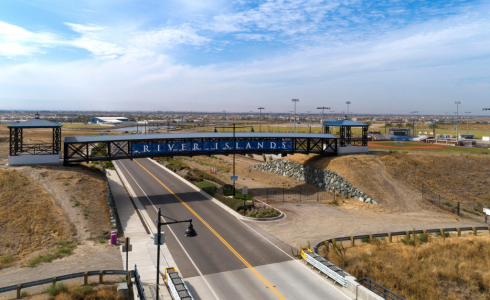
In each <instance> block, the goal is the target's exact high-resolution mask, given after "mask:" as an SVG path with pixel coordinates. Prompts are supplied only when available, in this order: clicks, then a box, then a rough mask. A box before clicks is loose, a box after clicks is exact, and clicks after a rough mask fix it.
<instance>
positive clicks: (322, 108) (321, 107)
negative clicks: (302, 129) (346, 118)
mask: <svg viewBox="0 0 490 300" xmlns="http://www.w3.org/2000/svg"><path fill="white" fill-rule="evenodd" d="M316 109H321V110H322V120H321V121H320V124H321V125H320V126H322V133H323V111H324V110H325V109H330V107H325V106H320V107H317V108H316Z"/></svg>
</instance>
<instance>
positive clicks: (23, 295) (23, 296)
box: [20, 291, 29, 298]
mask: <svg viewBox="0 0 490 300" xmlns="http://www.w3.org/2000/svg"><path fill="white" fill-rule="evenodd" d="M28 296H29V293H28V292H27V291H23V292H22V293H20V297H21V298H25V297H28Z"/></svg>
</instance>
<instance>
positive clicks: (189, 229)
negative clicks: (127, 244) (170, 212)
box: [126, 207, 197, 300]
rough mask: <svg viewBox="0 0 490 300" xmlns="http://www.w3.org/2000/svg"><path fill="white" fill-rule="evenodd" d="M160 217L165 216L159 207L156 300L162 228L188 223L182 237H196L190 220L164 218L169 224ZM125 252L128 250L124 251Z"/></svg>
mask: <svg viewBox="0 0 490 300" xmlns="http://www.w3.org/2000/svg"><path fill="white" fill-rule="evenodd" d="M162 217H165V216H163V215H162V210H161V208H160V207H159V208H158V218H157V219H156V220H155V222H156V223H157V227H158V234H157V236H156V240H155V241H154V243H155V244H157V297H156V300H159V297H160V291H159V289H160V245H163V243H165V235H162V226H163V225H172V224H177V223H187V222H188V223H189V227H187V230H186V231H185V234H184V236H187V237H193V236H196V235H197V232H196V230H195V229H194V227H193V226H192V219H189V220H183V221H177V220H174V219H172V218H169V217H165V218H168V219H170V220H172V221H171V222H162ZM126 250H128V249H126Z"/></svg>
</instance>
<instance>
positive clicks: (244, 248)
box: [117, 159, 349, 300]
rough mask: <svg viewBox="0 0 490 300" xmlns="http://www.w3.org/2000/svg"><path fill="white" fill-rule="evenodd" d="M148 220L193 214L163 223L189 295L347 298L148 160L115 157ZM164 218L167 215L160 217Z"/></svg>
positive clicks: (272, 242) (278, 246)
mask: <svg viewBox="0 0 490 300" xmlns="http://www.w3.org/2000/svg"><path fill="white" fill-rule="evenodd" d="M117 164H118V166H119V167H120V169H121V172H122V173H123V175H124V176H125V177H126V179H127V181H128V183H129V184H130V185H131V188H132V189H133V191H134V192H135V193H136V196H137V197H138V198H139V200H140V201H141V203H142V204H143V206H144V208H145V209H146V211H147V213H148V214H149V216H150V217H151V219H152V220H155V219H156V218H157V208H158V207H161V209H162V214H163V215H164V216H166V217H169V218H172V219H176V220H184V219H190V218H192V219H193V225H194V228H195V229H196V231H197V233H198V235H197V236H196V237H184V236H183V234H184V232H185V230H186V229H187V226H188V224H186V223H183V224H175V225H172V226H169V227H166V228H164V231H165V232H166V241H165V243H166V245H167V246H168V248H169V251H170V253H171V255H172V257H173V259H174V260H175V263H176V264H177V268H178V270H179V272H181V274H182V276H183V277H184V279H185V281H186V284H187V286H188V287H189V289H190V290H191V292H192V294H193V296H194V298H195V299H332V300H337V299H338V300H346V299H349V298H348V297H347V296H346V295H344V294H343V293H341V292H340V291H339V290H338V289H337V288H335V287H334V286H333V283H332V282H331V281H328V280H326V279H325V278H323V277H321V276H319V275H317V274H316V273H315V272H313V271H311V270H310V269H309V268H308V267H306V266H305V264H304V262H303V261H302V260H298V259H293V257H291V256H290V254H288V252H289V253H290V248H289V247H288V246H287V245H285V244H284V243H282V242H280V241H279V240H277V239H276V238H274V237H272V236H270V235H268V234H267V233H265V232H262V231H260V229H258V227H255V226H253V224H251V223H252V222H245V221H242V220H239V219H237V218H236V217H235V216H233V215H231V214H230V213H229V212H227V211H226V210H224V209H223V208H221V207H220V206H219V205H217V204H215V203H214V202H213V201H211V200H209V199H207V198H206V197H205V196H204V195H202V194H201V193H199V192H196V191H195V190H194V189H192V188H191V187H189V186H188V185H187V184H185V183H184V182H182V181H181V180H180V179H179V178H176V177H175V176H173V175H172V174H170V173H169V172H170V171H168V170H167V169H165V168H162V167H161V166H159V165H157V164H155V163H154V162H152V161H150V160H149V159H137V160H136V159H135V160H133V161H130V160H120V161H118V162H117ZM164 219H165V220H168V219H166V218H164Z"/></svg>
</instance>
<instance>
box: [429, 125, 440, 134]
mask: <svg viewBox="0 0 490 300" xmlns="http://www.w3.org/2000/svg"><path fill="white" fill-rule="evenodd" d="M429 128H430V129H432V134H433V135H434V138H435V137H436V129H437V128H439V125H437V123H432V124H430V125H429Z"/></svg>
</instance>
